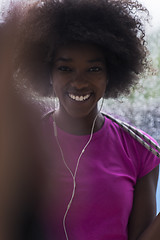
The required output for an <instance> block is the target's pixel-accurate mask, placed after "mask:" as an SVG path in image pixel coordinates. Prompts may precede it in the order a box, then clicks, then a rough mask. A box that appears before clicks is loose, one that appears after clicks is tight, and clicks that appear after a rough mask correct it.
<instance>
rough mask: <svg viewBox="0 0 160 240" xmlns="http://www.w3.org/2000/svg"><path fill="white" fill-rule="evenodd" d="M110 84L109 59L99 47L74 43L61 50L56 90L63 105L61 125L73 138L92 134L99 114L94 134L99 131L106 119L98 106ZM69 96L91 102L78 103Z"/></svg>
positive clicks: (56, 66) (58, 115)
mask: <svg viewBox="0 0 160 240" xmlns="http://www.w3.org/2000/svg"><path fill="white" fill-rule="evenodd" d="M107 82H108V80H107V73H106V65H105V58H104V56H103V53H102V51H101V50H100V49H99V48H98V47H97V46H94V45H88V44H78V43H74V44H72V45H69V46H67V47H62V48H61V49H60V50H58V51H57V53H56V55H55V61H54V66H53V87H54V92H55V94H56V96H57V97H58V98H59V101H60V107H59V109H58V111H56V113H55V115H56V122H57V125H58V126H59V127H60V128H62V129H63V130H65V131H67V132H69V133H72V134H76V135H83V134H90V131H91V127H92V124H93V121H94V119H95V117H96V115H97V114H98V118H97V120H96V124H95V128H94V131H97V130H99V129H100V128H101V127H102V125H103V122H104V117H103V116H102V114H101V113H98V108H97V102H98V101H99V99H100V98H102V97H103V95H104V92H105V89H106V86H107ZM69 94H71V95H74V96H79V97H82V96H83V97H86V98H87V99H86V100H84V101H76V100H75V99H71V97H70V96H69ZM88 96H89V97H88ZM64 123H65V124H64ZM77 126H78V127H77Z"/></svg>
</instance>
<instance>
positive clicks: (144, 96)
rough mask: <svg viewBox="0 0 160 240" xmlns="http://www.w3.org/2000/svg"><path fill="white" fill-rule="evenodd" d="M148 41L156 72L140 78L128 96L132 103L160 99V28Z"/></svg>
mask: <svg viewBox="0 0 160 240" xmlns="http://www.w3.org/2000/svg"><path fill="white" fill-rule="evenodd" d="M147 41H148V47H149V51H150V57H151V61H152V65H153V68H154V70H155V73H154V74H153V75H149V76H148V77H146V78H145V79H141V80H140V83H139V84H138V85H137V86H136V88H135V89H133V91H132V93H131V94H130V96H129V97H127V99H128V101H130V102H131V103H134V102H136V101H145V102H147V101H150V100H153V99H160V29H159V30H158V31H156V32H155V33H152V34H151V35H149V36H148V38H147Z"/></svg>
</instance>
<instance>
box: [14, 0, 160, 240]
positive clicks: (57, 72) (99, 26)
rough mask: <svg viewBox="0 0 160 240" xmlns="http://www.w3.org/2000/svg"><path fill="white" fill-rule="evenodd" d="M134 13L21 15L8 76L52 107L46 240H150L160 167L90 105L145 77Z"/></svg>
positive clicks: (136, 7)
mask: <svg viewBox="0 0 160 240" xmlns="http://www.w3.org/2000/svg"><path fill="white" fill-rule="evenodd" d="M137 12H141V14H142V15H143V13H145V12H146V10H145V9H144V8H143V7H142V6H141V4H139V3H138V2H137V1H108V0H77V1H75V0H74V1H73V0H61V1H58V0H57V1H53V0H47V1H45V2H42V1H39V2H37V3H36V4H34V5H32V6H29V7H28V6H27V7H26V11H24V8H23V11H22V13H23V14H24V15H23V14H22V15H21V19H20V22H19V32H18V37H17V51H16V56H15V77H16V78H17V79H21V78H27V79H29V80H30V81H31V82H32V83H33V84H34V85H35V86H36V87H37V88H38V90H39V91H40V92H41V93H43V94H46V95H47V94H49V93H50V94H51V91H52V90H53V91H54V96H55V97H57V98H58V99H59V108H58V109H57V110H56V111H54V112H50V113H48V114H47V116H45V118H44V132H45V136H44V139H46V143H47V148H48V157H47V159H46V160H45V168H46V169H47V168H48V169H49V171H48V184H47V185H46V187H45V190H44V194H43V198H42V210H41V211H42V213H41V214H42V215H41V219H42V223H43V224H44V226H45V231H46V239H58V240H59V239H60V240H64V239H69V240H75V239H76V240H82V239H83V240H93V239H95V240H103V239H108V240H126V239H129V240H150V239H152V240H153V239H154V240H156V239H157V240H158V239H159V236H160V230H159V229H160V228H159V226H160V217H159V216H158V217H156V218H155V216H156V200H155V199H156V197H155V195H156V186H157V178H158V165H159V162H160V160H159V158H158V157H156V156H154V155H153V154H152V153H151V152H149V151H148V150H147V149H146V148H145V147H144V146H143V145H141V144H140V143H139V142H138V141H137V140H135V139H134V138H133V137H132V136H131V135H130V134H129V133H127V132H125V131H124V130H123V129H122V128H121V127H119V125H117V124H116V123H114V122H113V121H112V120H110V119H109V118H108V117H106V116H104V115H103V114H102V113H101V112H100V110H101V109H99V108H98V105H97V104H98V101H99V100H100V99H101V98H109V97H112V98H116V97H117V96H119V95H120V94H127V93H129V90H130V89H131V87H132V86H134V85H135V84H136V83H137V81H138V78H139V76H140V74H142V73H143V72H146V71H147V70H148V68H149V67H148V62H147V48H146V42H145V40H144V29H143V24H142V20H140V17H138V15H137ZM46 171H47V170H46ZM154 219H155V220H154Z"/></svg>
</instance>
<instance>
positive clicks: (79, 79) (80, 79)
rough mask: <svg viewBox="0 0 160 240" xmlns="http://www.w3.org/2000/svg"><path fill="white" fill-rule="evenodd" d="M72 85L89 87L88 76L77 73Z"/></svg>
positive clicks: (78, 87)
mask: <svg viewBox="0 0 160 240" xmlns="http://www.w3.org/2000/svg"><path fill="white" fill-rule="evenodd" d="M71 86H72V87H73V88H76V89H82V88H86V87H88V81H87V78H86V77H85V76H84V74H80V73H77V74H75V76H74V77H73V79H72V82H71Z"/></svg>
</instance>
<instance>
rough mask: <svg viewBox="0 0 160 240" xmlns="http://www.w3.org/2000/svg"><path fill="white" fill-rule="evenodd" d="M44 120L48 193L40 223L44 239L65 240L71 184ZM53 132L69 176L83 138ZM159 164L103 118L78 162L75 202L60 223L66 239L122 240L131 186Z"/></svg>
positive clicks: (49, 120)
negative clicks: (49, 180) (45, 237)
mask: <svg viewBox="0 0 160 240" xmlns="http://www.w3.org/2000/svg"><path fill="white" fill-rule="evenodd" d="M45 121H46V123H47V124H46V126H47V127H46V129H47V130H46V133H47V131H48V133H47V134H49V135H50V137H49V140H48V143H49V145H50V151H51V152H50V160H49V163H47V164H49V165H48V166H49V172H50V178H51V189H52V190H53V191H52V190H51V192H52V193H51V197H50V198H49V200H48V205H47V206H48V208H47V209H45V213H44V217H43V219H44V222H45V228H46V232H47V235H48V239H47V240H53V239H55V240H66V238H65V234H64V230H63V222H62V221H63V216H64V214H65V211H66V208H67V204H68V203H69V200H70V198H71V194H72V188H73V181H72V178H71V175H70V173H69V172H68V170H67V169H66V167H65V165H64V163H63V159H62V156H61V153H60V150H59V147H58V145H57V143H56V141H55V137H54V130H53V119H52V116H50V117H48V118H47V119H46V120H45ZM57 131H58V139H59V142H60V145H61V148H62V150H63V153H64V158H65V161H66V162H67V164H68V166H69V167H70V169H71V170H72V171H73V172H74V170H75V166H76V163H77V159H78V157H79V154H80V153H81V151H82V149H83V147H84V145H85V144H86V143H87V141H88V139H89V136H88V135H86V136H75V135H71V134H68V133H66V132H64V131H62V130H61V129H59V128H57ZM159 162H160V159H158V158H157V157H156V156H154V155H153V154H152V153H150V152H149V151H148V150H147V149H145V148H144V147H143V146H142V145H141V144H140V143H139V142H137V141H136V140H135V139H134V138H133V137H131V136H130V135H129V134H128V133H126V132H124V130H123V129H121V128H120V127H119V126H118V125H117V124H116V123H113V122H112V121H111V120H109V119H107V118H105V122H104V125H103V127H102V128H101V129H100V130H99V131H98V132H96V133H94V134H93V138H92V141H91V143H90V144H89V145H88V147H87V149H86V150H85V152H84V154H83V155H82V158H81V159H80V163H79V167H78V171H77V177H76V183H77V186H76V192H75V197H74V199H73V202H72V205H71V208H70V210H69V212H68V215H67V218H66V228H67V233H68V237H69V240H127V239H128V237H127V224H128V219H129V216H130V213H131V210H132V204H133V194H134V186H135V184H136V181H137V179H139V178H142V177H143V176H144V175H146V174H147V173H149V172H150V171H152V170H153V168H155V167H156V166H157V165H158V164H159Z"/></svg>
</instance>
